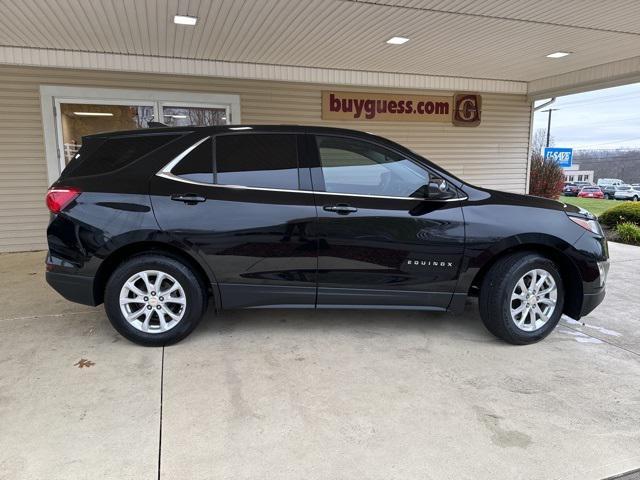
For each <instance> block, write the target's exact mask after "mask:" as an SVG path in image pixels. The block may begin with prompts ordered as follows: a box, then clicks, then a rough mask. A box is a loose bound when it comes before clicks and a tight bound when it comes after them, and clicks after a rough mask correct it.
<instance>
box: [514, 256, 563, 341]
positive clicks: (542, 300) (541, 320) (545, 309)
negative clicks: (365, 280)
mask: <svg viewBox="0 0 640 480" xmlns="http://www.w3.org/2000/svg"><path fill="white" fill-rule="evenodd" d="M557 300H558V287H557V285H556V281H555V280H554V278H553V276H552V275H551V273H549V272H548V271H546V270H543V269H540V268H537V269H534V270H530V271H528V272H527V273H525V274H524V275H523V276H522V277H521V278H520V280H518V282H517V283H516V285H515V287H514V288H513V291H512V293H511V305H510V306H511V319H512V320H513V323H514V324H515V325H516V327H518V328H519V329H520V330H523V331H525V332H535V331H536V330H539V329H540V328H542V327H543V326H544V325H545V324H546V323H547V322H548V321H549V319H550V318H551V316H552V315H553V312H554V311H555V308H556V302H557Z"/></svg>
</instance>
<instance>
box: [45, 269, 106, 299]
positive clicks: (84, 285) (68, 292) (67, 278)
mask: <svg viewBox="0 0 640 480" xmlns="http://www.w3.org/2000/svg"><path fill="white" fill-rule="evenodd" d="M45 277H46V280H47V283H48V284H49V285H51V287H52V288H53V289H54V290H55V291H56V292H58V293H59V294H60V295H62V296H63V297H64V298H66V299H67V300H69V301H71V302H75V303H81V304H83V305H90V306H92V307H95V306H96V305H97V303H96V300H95V296H94V294H93V277H87V276H85V275H77V274H70V273H61V272H46V274H45Z"/></svg>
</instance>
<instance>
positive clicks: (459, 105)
mask: <svg viewBox="0 0 640 480" xmlns="http://www.w3.org/2000/svg"><path fill="white" fill-rule="evenodd" d="M453 104H454V109H453V124H454V125H458V126H461V127H475V126H477V125H480V112H481V105H482V97H481V96H480V95H475V94H467V93H464V94H457V95H454V97H453Z"/></svg>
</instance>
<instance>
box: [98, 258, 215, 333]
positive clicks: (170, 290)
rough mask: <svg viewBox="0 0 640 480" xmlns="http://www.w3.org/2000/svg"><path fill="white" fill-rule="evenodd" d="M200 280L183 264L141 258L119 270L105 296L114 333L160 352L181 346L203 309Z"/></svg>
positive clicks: (204, 303)
mask: <svg viewBox="0 0 640 480" xmlns="http://www.w3.org/2000/svg"><path fill="white" fill-rule="evenodd" d="M207 300H208V299H207V295H206V289H205V287H204V285H203V283H202V281H201V279H200V278H199V277H198V275H196V274H195V273H194V272H193V271H192V270H191V269H190V268H189V267H188V266H187V265H185V264H184V263H182V262H181V261H179V260H177V259H175V258H172V257H168V256H163V255H157V254H144V255H139V256H136V257H133V258H132V259H130V260H128V261H126V262H124V263H122V264H121V265H119V266H118V267H117V268H116V269H115V271H114V272H113V273H112V275H111V277H110V278H109V281H108V282H107V287H106V290H105V297H104V304H105V310H106V312H107V316H108V317H109V320H110V321H111V324H112V325H113V326H114V328H115V329H116V330H117V331H118V332H120V334H122V336H124V337H126V338H127V339H129V340H131V341H132V342H135V343H138V344H141V345H149V346H160V345H169V344H172V343H176V342H178V341H180V340H182V339H183V338H184V337H186V336H187V335H189V333H191V332H192V331H193V329H194V328H195V327H196V326H197V325H198V323H199V321H200V319H201V317H202V315H203V314H204V312H205V311H206V307H207Z"/></svg>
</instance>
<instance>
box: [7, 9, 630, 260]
mask: <svg viewBox="0 0 640 480" xmlns="http://www.w3.org/2000/svg"><path fill="white" fill-rule="evenodd" d="M176 15H177V17H176ZM638 18H640V2H631V1H625V2H617V1H611V0H609V1H596V0H586V1H580V2H578V1H575V0H573V1H566V2H557V1H555V0H539V1H537V2H529V1H525V0H512V1H497V0H480V1H475V2H468V1H461V0H438V1H435V0H367V1H357V0H256V1H248V2H241V1H236V0H191V1H188V2H187V1H169V0H157V1H152V2H143V1H137V0H124V1H122V0H119V1H117V0H101V1H99V2H84V1H83V2H79V1H77V0H75V1H73V0H58V1H57V2H55V3H51V2H46V1H38V0H9V1H7V2H3V12H2V19H0V25H1V27H0V99H1V101H2V114H1V115H0V199H1V200H0V252H10V251H22V250H36V249H44V248H46V238H45V229H46V225H47V222H48V219H49V213H48V211H47V209H46V207H45V205H44V200H43V199H44V194H45V192H46V189H47V187H48V185H50V184H51V183H52V182H53V181H54V180H55V179H56V178H57V177H58V175H59V174H60V172H61V170H62V169H63V168H64V166H65V164H66V163H67V162H68V161H69V159H70V158H71V157H72V156H73V155H74V154H75V153H76V152H77V150H78V149H79V148H80V146H81V144H82V136H83V135H88V134H92V133H97V132H100V131H108V130H123V129H135V128H148V126H149V122H162V123H165V124H167V125H224V124H231V123H233V124H299V125H331V126H337V127H343V128H353V129H357V130H364V131H367V132H371V133H374V134H377V135H382V136H385V137H388V138H390V139H392V140H394V141H397V142H399V143H401V144H403V145H405V146H407V147H409V148H411V149H413V150H414V151H416V152H418V153H419V154H422V155H424V156H426V157H428V158H429V159H431V160H433V161H434V162H436V163H438V164H439V165H441V166H442V167H444V168H445V169H447V170H449V171H451V172H452V173H454V174H455V175H457V176H459V177H461V178H462V179H464V180H466V181H468V182H471V183H474V184H477V185H480V186H484V187H489V188H495V189H500V190H506V191H512V192H519V193H526V191H527V185H528V157H529V155H528V153H529V139H530V136H531V125H532V115H533V102H534V101H535V100H539V99H546V98H552V97H555V96H560V95H565V94H569V93H576V92H581V91H587V90H592V89H598V88H605V87H609V86H616V85H622V84H626V83H632V82H637V81H640V57H638V56H637V55H638V53H639V52H640V24H638V23H637V22H636V21H635V20H636V19H638ZM189 23H191V24H189ZM193 23H195V24H193Z"/></svg>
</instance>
